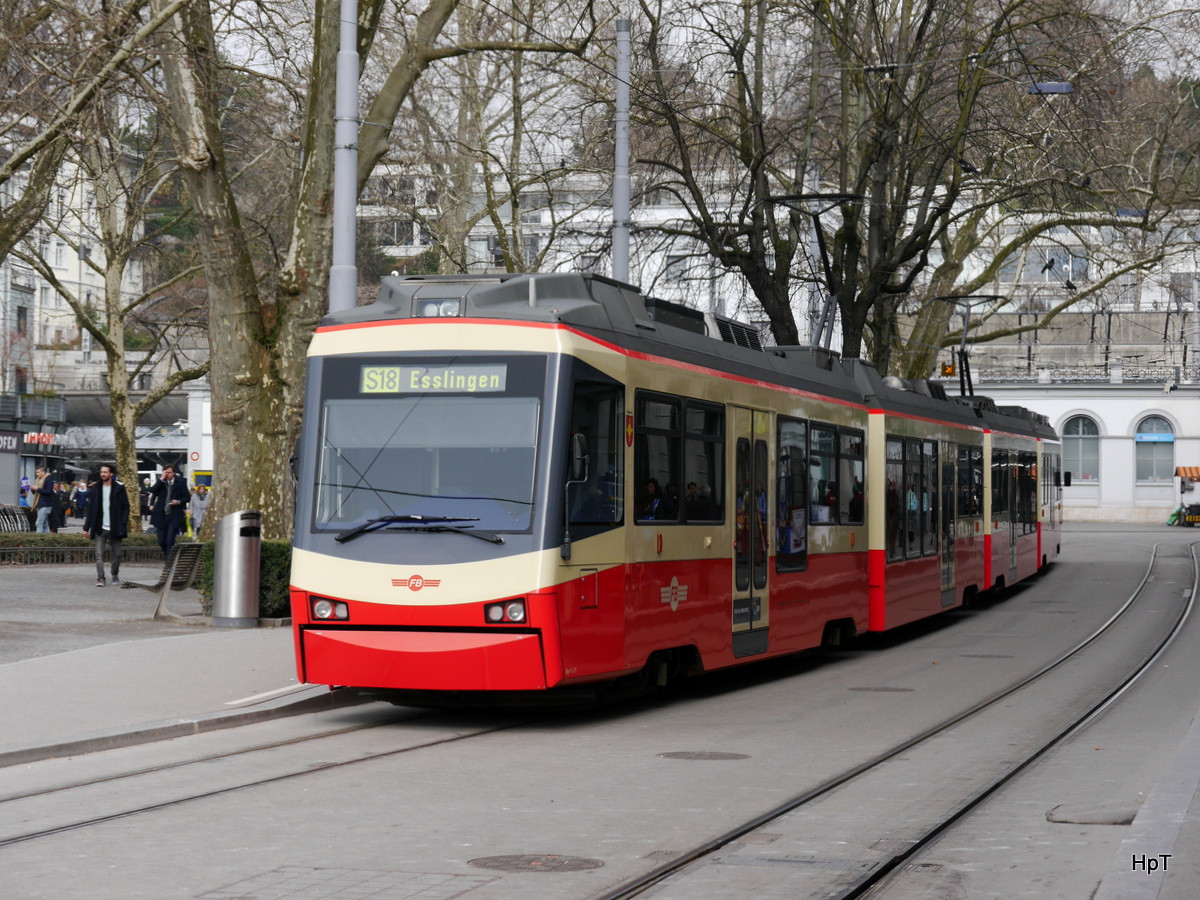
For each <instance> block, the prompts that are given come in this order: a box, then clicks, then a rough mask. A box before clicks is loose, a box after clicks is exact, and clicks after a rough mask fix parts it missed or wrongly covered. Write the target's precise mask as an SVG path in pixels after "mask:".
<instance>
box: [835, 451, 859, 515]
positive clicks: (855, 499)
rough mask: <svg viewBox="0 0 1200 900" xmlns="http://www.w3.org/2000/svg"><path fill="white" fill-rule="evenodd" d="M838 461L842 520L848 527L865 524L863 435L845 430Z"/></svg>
mask: <svg viewBox="0 0 1200 900" xmlns="http://www.w3.org/2000/svg"><path fill="white" fill-rule="evenodd" d="M841 450H842V452H841V456H840V457H839V459H838V493H839V502H840V504H841V509H840V510H839V512H840V518H841V521H842V523H843V524H846V525H861V524H862V523H863V435H862V432H861V431H849V430H843V431H842V433H841Z"/></svg>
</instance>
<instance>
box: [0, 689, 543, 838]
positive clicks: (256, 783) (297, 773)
mask: <svg viewBox="0 0 1200 900" xmlns="http://www.w3.org/2000/svg"><path fill="white" fill-rule="evenodd" d="M439 717H442V715H441V714H440V713H437V712H434V711H421V712H418V713H417V714H416V715H413V716H409V717H407V718H406V719H405V720H404V721H408V722H411V721H416V720H435V719H437V718H439ZM535 721H537V719H536V718H520V719H511V720H507V721H504V722H502V723H500V724H496V725H491V726H480V727H472V728H470V729H469V730H465V731H464V730H462V729H461V728H460V729H459V732H461V733H459V732H455V731H453V730H452V729H450V728H449V727H448V728H447V730H448V731H450V733H448V734H445V735H443V736H440V737H437V738H434V739H430V740H423V741H415V742H413V743H410V744H407V745H405V746H403V747H395V746H394V742H391V743H392V746H391V747H390V749H387V750H383V751H379V752H365V753H363V752H360V748H361V744H360V743H359V742H357V741H356V742H354V743H353V744H351V745H350V746H348V747H346V748H345V750H344V751H342V755H343V756H345V757H347V758H341V759H334V760H329V761H323V762H318V763H312V762H308V763H306V764H304V765H303V767H302V768H292V769H290V770H287V771H281V772H275V773H273V774H270V775H264V776H261V777H253V778H242V779H238V778H234V779H232V783H228V784H224V785H221V786H218V787H214V788H212V789H209V790H203V791H191V792H184V793H182V794H176V795H174V796H167V797H165V798H164V799H160V800H156V801H154V802H149V803H140V804H133V805H129V804H120V803H117V806H118V807H120V808H117V809H114V810H111V811H108V812H105V813H103V814H96V815H91V816H86V817H78V818H67V819H66V820H65V821H59V822H56V823H54V824H46V825H43V826H42V827H38V828H34V829H31V830H28V831H22V832H19V833H9V834H6V833H4V832H3V830H2V829H3V825H2V824H0V850H2V849H3V848H6V847H10V846H13V845H16V844H22V843H26V842H29V841H35V840H38V839H41V838H47V837H51V836H53V835H58V834H63V833H66V832H70V831H77V830H80V829H85V828H89V827H93V826H97V825H104V824H107V823H110V822H115V821H118V820H121V819H127V818H130V817H132V816H138V815H144V814H147V813H152V812H157V811H159V810H166V809H171V808H174V807H178V806H182V805H184V804H187V803H193V802H196V801H200V800H207V799H210V798H213V797H221V796H224V795H228V794H232V793H236V792H238V791H243V790H249V789H252V788H257V787H262V786H264V785H270V784H277V783H280V782H285V781H289V780H293V779H296V778H301V777H303V776H305V775H315V774H319V773H324V772H329V771H332V770H335V769H342V768H346V767H349V766H355V765H359V764H362V763H370V762H376V761H379V760H384V759H389V758H393V757H397V756H402V755H404V754H407V753H415V752H419V751H425V750H429V749H432V748H435V747H439V746H444V745H446V744H453V743H458V742H461V741H466V740H470V739H473V738H477V737H483V736H486V735H489V734H496V733H499V732H502V731H507V730H509V729H512V728H516V727H520V726H523V725H528V724H531V723H533V722H535ZM396 724H397V721H396V720H395V719H388V720H385V721H381V722H372V723H366V724H359V725H352V726H348V727H342V728H333V729H328V730H325V731H320V732H317V733H314V734H309V735H302V736H298V737H292V738H287V739H284V740H277V741H267V742H262V743H257V744H251V745H250V746H245V747H238V748H236V749H232V750H229V751H226V752H216V753H208V754H202V755H198V756H192V757H189V758H187V759H182V760H175V761H172V762H168V763H162V764H158V765H150V766H139V767H136V768H131V769H128V770H125V771H117V772H114V773H112V774H107V775H103V776H99V777H91V778H85V779H79V780H76V781H69V782H66V783H61V784H53V785H49V786H47V787H44V788H39V789H35V790H28V791H18V792H11V793H8V794H5V795H2V796H0V823H2V822H4V821H22V822H25V821H29V820H30V819H31V818H36V817H37V816H38V815H43V816H46V815H49V816H50V817H51V818H53V817H54V814H53V813H49V814H47V813H40V812H39V811H38V810H37V809H36V808H33V809H29V808H28V807H32V806H35V805H36V804H37V803H38V802H39V801H44V800H47V799H50V798H61V797H63V796H66V797H67V798H68V799H70V798H71V797H72V795H76V794H84V793H86V792H88V791H92V792H93V793H94V792H96V791H97V790H99V789H103V788H107V787H111V786H112V785H114V784H118V783H120V782H129V781H134V780H137V779H149V778H155V777H157V776H164V775H168V774H171V773H177V772H179V771H181V770H187V769H189V768H192V767H200V766H208V765H212V764H213V763H222V762H229V761H233V760H238V759H249V758H252V757H255V756H265V755H267V754H270V752H271V751H274V750H280V749H284V748H289V747H295V746H297V745H301V744H306V743H310V742H315V743H319V742H332V741H336V740H338V739H340V738H345V737H350V736H356V737H360V736H361V735H362V734H364V733H369V732H371V731H375V730H379V729H387V728H389V727H392V726H395V725H396ZM310 758H311V757H310ZM158 789H159V790H162V791H164V792H166V793H168V794H169V793H170V788H169V787H168V786H165V785H164V786H162V787H161V788H158ZM22 804H25V808H22V806H21V805H22Z"/></svg>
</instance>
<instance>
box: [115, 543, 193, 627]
mask: <svg viewBox="0 0 1200 900" xmlns="http://www.w3.org/2000/svg"><path fill="white" fill-rule="evenodd" d="M203 550H204V545H203V544H176V545H175V546H174V547H172V548H171V555H170V556H168V557H167V561H166V562H165V563H163V567H162V572H160V573H159V575H158V581H156V582H155V583H154V584H139V583H138V582H136V581H122V582H121V587H122V588H141V589H142V590H144V591H150V592H151V593H154V594H158V608H157V609H155V610H154V618H156V619H178V618H179V616H176V615H175V614H174V613H172V612H170V611H169V610H168V609H167V595H168V594H170V593H171V591H186V590H187V589H188V588H190V587H191V586H192V583H193V582H194V581H195V580H196V576H197V575H199V574H200V557H201V553H202V552H203Z"/></svg>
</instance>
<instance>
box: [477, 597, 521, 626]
mask: <svg viewBox="0 0 1200 900" xmlns="http://www.w3.org/2000/svg"><path fill="white" fill-rule="evenodd" d="M483 618H484V621H486V622H487V623H488V624H489V625H513V624H519V623H521V622H524V621H525V601H524V600H505V601H504V602H502V603H489V604H488V605H487V606H485V607H484V608H483Z"/></svg>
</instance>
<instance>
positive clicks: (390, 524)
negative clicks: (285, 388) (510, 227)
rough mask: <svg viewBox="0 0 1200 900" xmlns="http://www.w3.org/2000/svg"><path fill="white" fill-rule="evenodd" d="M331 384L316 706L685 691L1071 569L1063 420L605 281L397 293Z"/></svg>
mask: <svg viewBox="0 0 1200 900" xmlns="http://www.w3.org/2000/svg"><path fill="white" fill-rule="evenodd" d="M307 385H308V386H307V392H308V393H307V399H306V406H305V417H304V430H303V434H302V438H301V442H300V454H299V466H298V478H299V487H298V493H297V503H296V527H295V546H294V551H293V561H292V614H293V619H294V629H295V643H296V654H297V666H298V671H299V676H300V678H301V680H302V681H305V682H310V683H318V684H329V685H348V686H357V687H369V688H378V689H383V690H394V691H398V692H408V693H409V694H410V695H412V696H417V695H421V696H424V697H429V696H433V697H434V698H436V697H437V696H438V694H437V693H436V692H463V691H466V692H474V691H531V690H533V691H541V690H546V689H551V688H565V687H568V686H573V685H586V684H593V683H598V682H607V681H612V680H615V679H619V678H622V677H623V676H631V675H632V676H637V677H640V678H647V679H654V680H657V681H659V682H661V681H663V680H664V679H666V678H669V677H671V676H673V675H675V674H678V673H690V672H698V671H706V670H713V669H719V668H721V667H723V666H730V665H735V664H741V663H745V662H749V661H753V660H757V659H763V658H766V657H771V656H778V655H781V654H788V653H795V652H797V651H800V650H804V649H807V648H811V647H815V646H818V645H820V644H822V643H823V642H825V643H831V642H836V641H839V640H841V639H842V638H844V637H848V636H852V635H854V634H857V633H861V632H864V631H882V630H885V629H889V628H893V627H896V626H899V625H903V624H905V623H907V622H912V621H914V620H916V619H919V618H922V617H925V616H930V615H934V614H936V613H938V612H941V611H942V610H945V609H948V608H951V607H955V606H959V605H961V604H963V603H965V602H968V601H969V600H970V598H971V597H972V596H973V595H974V594H976V593H979V592H982V591H986V590H988V589H990V588H992V587H995V586H1003V585H1010V584H1012V583H1014V582H1016V581H1019V580H1020V579H1023V578H1027V577H1029V576H1030V575H1032V574H1034V573H1035V572H1037V571H1038V569H1039V568H1041V567H1042V566H1044V565H1046V564H1047V563H1048V562H1050V561H1052V560H1053V559H1054V558H1055V557H1056V556H1057V555H1058V552H1059V538H1060V525H1061V487H1060V484H1059V481H1060V472H1061V464H1060V458H1061V452H1060V445H1059V442H1058V438H1057V436H1056V435H1055V433H1054V431H1053V429H1052V428H1050V427H1049V424H1048V423H1047V422H1046V420H1045V419H1044V418H1043V417H1041V416H1039V415H1037V414H1036V413H1032V412H1029V411H1028V410H1025V409H1020V408H999V409H997V408H996V407H995V406H994V405H993V404H992V403H991V402H990V401H989V400H987V399H986V398H981V397H972V398H965V399H949V398H947V397H946V395H945V393H944V391H943V389H942V388H941V386H940V385H939V384H937V383H931V382H925V381H914V382H909V381H903V380H901V379H898V378H895V377H888V378H882V377H880V376H879V374H878V373H877V372H876V371H875V369H874V368H873V367H872V366H871V365H870V364H869V363H866V362H863V361H861V360H842V359H840V358H839V357H838V356H836V355H835V354H832V353H830V352H828V351H823V350H819V349H813V348H810V347H769V348H763V347H761V346H760V344H759V341H758V335H757V333H756V332H755V331H753V330H752V329H750V328H748V327H747V326H745V325H742V324H740V323H738V322H735V321H732V320H729V319H725V318H721V317H715V316H712V315H706V314H703V313H700V312H697V311H695V310H691V309H688V308H686V307H682V306H678V305H675V304H670V303H665V302H663V301H658V300H654V299H652V298H647V297H644V296H643V295H642V294H641V293H640V292H639V291H638V290H636V289H635V288H632V287H629V286H627V285H623V284H619V283H616V282H612V281H609V280H606V279H603V278H599V277H595V276H585V275H575V274H546V275H521V276H479V277H472V276H463V277H453V276H446V277H419V276H418V277H409V278H388V279H384V283H383V286H382V289H381V292H380V296H379V299H378V301H377V302H376V303H375V304H373V305H371V306H367V307H362V308H359V309H356V310H353V311H349V312H346V313H343V314H339V315H337V316H330V317H327V318H326V319H325V320H324V321H323V322H322V324H321V326H320V328H319V329H318V330H317V333H316V335H315V337H314V339H313V342H312V345H311V348H310V351H309V361H308V382H307ZM429 692H435V693H433V694H432V695H430V694H429Z"/></svg>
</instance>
